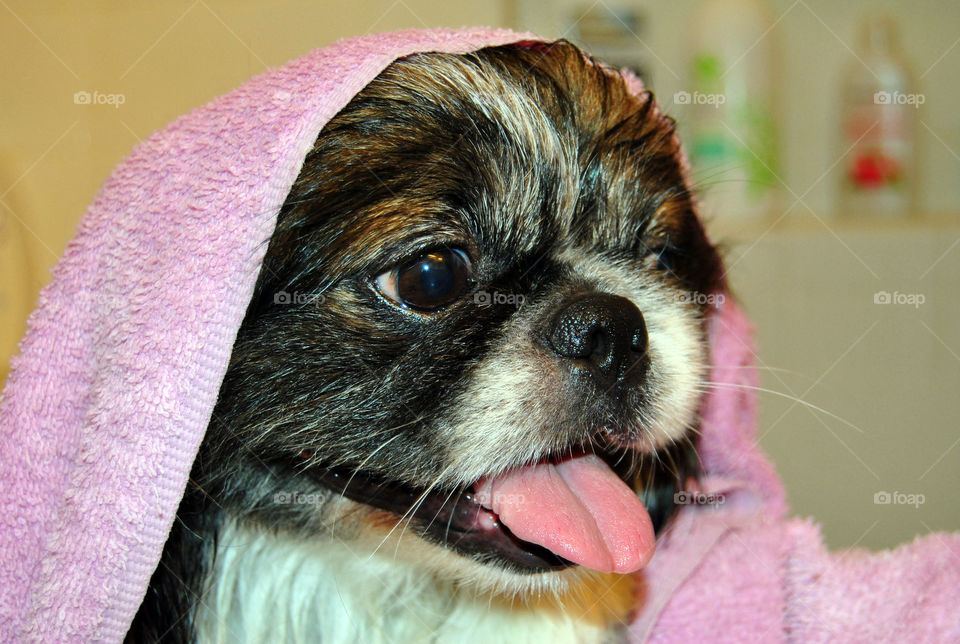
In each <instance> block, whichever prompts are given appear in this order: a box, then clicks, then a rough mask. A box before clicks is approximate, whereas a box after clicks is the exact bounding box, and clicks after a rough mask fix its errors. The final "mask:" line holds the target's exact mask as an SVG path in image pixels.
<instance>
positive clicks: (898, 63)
mask: <svg viewBox="0 0 960 644" xmlns="http://www.w3.org/2000/svg"><path fill="white" fill-rule="evenodd" d="M842 96H843V114H842V126H843V132H842V136H841V149H840V152H847V156H846V159H845V166H844V170H845V171H844V173H843V179H842V185H841V189H840V214H841V215H852V216H861V217H863V216H870V217H875V216H882V217H902V216H907V215H909V214H910V212H911V211H912V210H913V203H914V194H915V190H916V181H917V177H916V168H917V164H916V143H915V141H916V121H917V110H918V108H919V107H920V105H922V104H923V102H924V96H923V95H922V94H918V93H916V91H915V87H914V84H913V81H912V76H911V74H910V72H909V70H908V67H907V64H906V62H905V61H904V58H903V56H902V54H901V52H900V48H899V45H898V38H897V31H896V25H895V24H894V23H893V21H892V20H891V19H890V17H889V16H885V15H873V16H869V17H867V19H866V20H864V23H863V27H862V33H861V37H860V42H859V47H858V51H857V59H854V60H852V61H851V62H850V64H849V68H848V69H847V72H846V74H845V76H844V86H843V92H842Z"/></svg>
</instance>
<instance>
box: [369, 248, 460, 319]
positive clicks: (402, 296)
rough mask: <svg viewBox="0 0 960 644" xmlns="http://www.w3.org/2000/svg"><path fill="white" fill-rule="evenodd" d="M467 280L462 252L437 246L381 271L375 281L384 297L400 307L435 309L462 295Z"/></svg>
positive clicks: (423, 309)
mask: <svg viewBox="0 0 960 644" xmlns="http://www.w3.org/2000/svg"><path fill="white" fill-rule="evenodd" d="M470 281H471V265H470V259H469V258H468V257H467V255H466V253H464V252H463V251H460V250H447V249H440V250H435V251H430V252H428V253H425V254H423V255H421V256H419V257H417V258H416V259H414V260H413V261H412V262H408V263H406V264H403V265H401V266H399V267H397V268H394V269H392V270H389V271H387V272H385V273H381V274H380V275H378V276H377V278H376V280H375V283H376V285H377V289H378V290H379V291H380V292H381V293H382V294H383V296H384V297H386V298H387V299H389V300H392V301H393V302H396V303H397V304H399V305H400V306H402V307H404V308H410V309H414V310H417V311H435V310H437V309H440V308H442V307H444V306H446V305H447V304H450V303H451V302H453V301H454V300H456V299H457V298H458V297H460V296H461V295H463V293H464V291H466V290H467V286H468V285H469V284H470Z"/></svg>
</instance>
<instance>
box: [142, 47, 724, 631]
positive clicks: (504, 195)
mask: <svg viewBox="0 0 960 644" xmlns="http://www.w3.org/2000/svg"><path fill="white" fill-rule="evenodd" d="M435 248H459V249H463V250H464V251H465V252H466V253H467V254H469V255H470V257H471V260H472V263H473V267H474V274H473V281H472V283H471V284H472V286H471V289H472V291H476V290H485V291H489V292H492V291H497V292H502V293H514V294H517V293H519V294H523V296H524V298H525V299H524V303H523V305H522V306H520V307H512V306H489V307H482V306H478V305H477V303H476V301H475V299H474V298H473V297H471V295H470V293H467V294H466V295H465V296H464V297H462V298H460V299H458V300H457V301H455V302H453V303H452V304H451V305H449V306H447V307H445V308H444V309H443V310H442V311H439V312H436V313H431V314H419V313H410V312H408V311H403V310H401V309H399V308H398V307H395V306H392V305H391V304H390V303H389V302H387V301H385V299H384V298H383V297H382V296H381V295H380V294H378V293H377V292H376V289H375V288H373V287H372V286H371V280H372V278H373V277H374V276H376V275H378V274H380V273H382V272H383V271H387V270H389V269H391V267H394V266H396V265H398V264H400V263H402V262H404V261H405V260H407V259H408V258H411V257H414V256H416V255H417V254H418V253H420V252H422V251H424V250H425V249H435ZM569 258H589V261H591V262H595V263H598V264H605V263H609V265H611V266H616V267H617V271H619V272H618V275H620V274H629V273H630V271H635V273H636V275H637V276H638V283H637V284H638V285H637V287H636V288H638V289H643V288H646V287H645V286H644V285H647V284H656V285H657V288H659V289H662V291H663V293H675V294H679V295H682V294H684V293H704V294H706V293H712V292H715V291H717V290H718V289H720V288H721V287H722V284H721V281H722V278H721V273H720V263H719V259H718V257H717V254H716V252H715V251H714V249H713V248H712V246H711V245H710V244H709V242H708V241H707V239H706V237H705V235H704V232H703V230H702V228H701V226H700V223H699V222H698V220H697V217H696V215H695V213H694V206H693V203H692V198H691V194H690V191H689V187H688V185H687V183H686V180H685V178H684V175H683V170H682V167H681V161H680V152H679V148H678V143H677V140H676V137H675V135H674V127H673V122H672V120H670V119H669V118H667V117H665V116H663V115H662V114H661V113H660V112H659V110H658V108H657V107H656V106H655V104H654V102H653V98H652V96H651V95H650V94H648V93H646V94H642V95H640V96H633V95H631V94H630V93H629V91H628V89H627V88H626V86H625V84H624V82H623V80H622V78H621V77H620V76H619V75H618V74H616V73H614V72H613V71H611V70H609V69H606V68H604V67H602V66H600V65H598V64H597V63H595V62H593V61H592V60H590V59H589V58H587V57H585V56H584V55H583V54H582V53H581V52H580V51H579V50H578V49H576V48H575V47H573V46H572V45H570V44H568V43H565V42H558V43H553V44H527V45H524V46H503V47H492V48H487V49H483V50H480V51H478V52H475V53H472V54H467V55H448V54H422V55H415V56H410V57H408V58H405V59H402V60H399V61H396V62H394V63H393V64H391V65H390V66H389V67H388V68H387V69H386V70H385V71H384V72H383V73H381V74H380V75H379V76H378V77H377V79H376V80H374V81H373V82H372V83H371V84H370V85H368V86H367V87H366V88H365V89H364V90H363V91H362V92H360V93H359V94H358V95H357V96H356V97H354V99H353V100H352V101H351V102H350V103H349V104H348V105H347V106H346V107H345V108H344V109H343V110H342V111H341V112H340V113H339V114H337V115H336V117H335V118H333V119H332V120H331V121H330V122H329V123H328V124H327V125H326V126H325V127H324V128H323V131H322V132H321V133H320V135H319V137H318V139H317V142H316V145H315V147H314V149H313V150H312V151H311V152H310V154H309V155H308V156H307V158H306V161H305V163H304V166H303V169H302V171H301V173H300V176H299V178H298V179H297V181H296V183H295V184H294V186H293V188H292V189H291V191H290V194H289V196H288V198H287V200H286V203H285V204H284V206H283V208H282V209H281V212H280V214H279V217H278V222H277V227H276V231H275V233H274V234H273V236H272V238H271V239H270V240H269V246H268V250H267V254H266V258H265V260H264V263H263V268H262V271H261V274H260V276H259V279H258V282H257V285H256V290H255V293H254V296H253V299H252V300H251V302H250V305H249V308H248V310H247V314H246V318H245V320H244V322H243V325H242V327H241V328H240V331H239V334H238V336H237V339H236V343H235V345H234V350H233V355H232V359H231V362H230V367H229V370H228V372H227V375H226V377H225V379H224V382H223V385H222V388H221V391H220V397H219V401H218V403H217V406H216V409H215V410H214V413H213V418H212V420H211V423H210V426H209V429H208V432H207V436H206V438H205V440H204V442H203V444H202V446H201V449H200V453H199V455H198V456H197V459H196V462H195V465H194V467H193V471H192V474H191V478H190V482H189V485H188V488H187V490H186V493H185V495H184V498H183V501H182V503H181V506H180V510H179V513H178V517H177V521H176V523H175V525H174V528H173V531H172V533H171V535H170V537H169V540H168V542H167V544H166V547H165V549H164V552H163V557H162V560H161V563H160V565H159V566H158V568H157V571H156V573H155V574H154V576H153V579H152V581H151V584H150V588H149V590H148V593H147V596H146V598H145V600H144V603H143V605H142V607H141V609H140V611H139V613H138V615H137V617H136V619H135V621H134V624H133V627H132V628H131V630H130V633H129V636H128V639H130V640H131V641H156V640H163V641H169V642H186V641H191V640H192V639H193V637H194V622H195V617H196V608H197V605H198V602H200V601H201V598H202V596H203V593H204V589H205V584H206V583H207V581H206V580H207V578H208V575H209V573H210V570H211V566H212V563H213V558H214V556H215V552H216V543H217V539H218V531H219V529H220V527H221V526H222V525H223V523H224V522H225V521H227V520H230V521H236V522H240V523H244V524H251V525H257V526H261V527H262V528H263V529H265V530H268V531H272V532H276V533H288V534H294V535H296V536H297V537H298V538H301V539H305V540H310V539H318V538H321V537H322V536H323V535H326V534H329V533H330V531H331V530H333V531H335V532H336V533H337V535H339V537H340V538H351V537H352V536H353V535H355V534H356V533H358V532H360V531H363V530H366V529H370V528H371V526H373V525H375V524H378V522H379V523H383V522H384V521H387V522H389V521H393V522H396V521H399V520H400V516H399V515H398V514H397V513H390V512H385V511H384V510H383V508H382V507H381V508H379V509H377V508H365V507H364V506H363V504H362V503H360V502H358V504H357V506H356V508H354V510H352V511H350V512H346V513H344V512H343V511H342V509H341V508H340V506H337V508H334V507H333V506H334V502H335V500H336V499H338V498H340V494H341V492H343V491H344V490H342V489H338V487H337V485H333V486H331V484H330V473H331V472H334V473H337V474H338V475H342V476H347V477H350V476H351V475H352V474H353V472H354V471H355V470H356V469H357V468H358V467H361V466H362V475H361V478H362V479H363V480H365V481H366V483H367V485H374V486H376V485H378V484H379V483H381V482H384V481H389V482H392V483H396V484H399V485H402V486H405V487H407V488H409V489H411V490H414V491H420V490H422V489H427V488H435V489H437V490H442V491H444V493H445V494H446V493H452V491H455V490H457V489H463V488H464V487H465V486H467V485H469V483H470V478H471V477H472V476H474V475H475V474H476V472H475V471H474V470H473V469H471V468H470V467H468V466H466V465H464V468H463V469H462V471H460V472H457V471H455V469H454V470H451V469H449V468H448V467H447V466H448V465H449V464H450V463H451V462H452V461H453V460H455V459H453V457H452V452H451V450H452V449H454V447H452V446H455V444H456V440H455V439H454V438H450V435H451V433H452V432H454V431H455V430H454V429H451V428H452V427H454V425H455V424H456V423H455V422H454V420H453V419H455V418H459V417H458V414H459V413H462V412H461V410H462V408H463V398H462V394H463V392H465V391H468V390H470V384H471V382H472V379H474V378H475V377H478V374H481V373H484V372H483V365H484V362H485V360H487V358H488V355H490V354H491V352H493V351H497V350H500V348H502V346H503V343H504V342H507V341H508V340H505V338H506V339H509V338H511V337H513V336H512V335H511V334H512V333H514V331H515V329H516V328H518V327H517V325H518V324H521V322H523V320H522V319H521V318H522V317H523V316H527V318H526V320H527V322H528V323H529V324H527V326H522V325H521V326H522V328H528V327H529V328H530V329H536V328H539V327H537V324H536V320H537V319H539V318H538V316H541V317H542V316H543V315H546V314H547V313H546V312H549V311H550V310H552V309H554V308H556V306H558V305H560V303H562V302H563V301H564V300H565V298H568V297H571V296H572V295H573V294H576V293H580V292H584V291H590V290H591V289H595V290H601V289H600V287H599V286H598V284H599V282H598V281H597V278H596V275H595V274H592V273H581V272H579V271H578V270H577V266H578V264H577V263H576V261H573V260H570V261H568V259H569ZM281 293H288V294H291V297H293V294H297V297H299V298H300V299H299V300H298V302H299V303H293V304H283V303H278V297H277V294H281ZM687 312H688V313H689V315H692V316H697V317H699V318H700V319H701V320H702V319H703V317H704V316H705V313H706V311H705V310H703V307H699V308H696V310H691V309H689V308H688V310H687ZM651 333H653V331H651ZM700 333H701V337H700V340H701V342H702V341H703V335H702V325H701V327H700ZM557 377H558V378H559V377H560V376H557ZM654 377H656V373H655V372H651V375H650V378H654ZM558 382H559V381H558ZM549 383H550V381H547V384H544V385H543V387H547V386H549ZM645 386H646V384H641V385H640V386H639V387H638V388H637V392H636V399H635V400H634V401H633V404H632V405H626V406H621V407H618V408H616V409H615V408H613V407H612V406H611V405H608V404H606V403H605V402H604V401H603V400H602V394H601V395H599V396H598V395H596V393H591V394H590V395H589V396H587V395H586V394H579V393H577V394H574V393H570V391H569V390H568V389H563V390H562V391H559V390H558V392H557V393H556V396H555V404H554V406H553V408H552V409H549V410H541V411H540V412H538V413H541V414H543V415H544V417H543V418H542V419H541V421H542V422H541V423H540V425H538V427H541V426H542V430H537V429H534V431H532V433H531V432H528V434H529V435H530V442H529V444H527V445H520V446H516V447H515V448H511V449H507V450H505V453H504V454H503V455H502V459H501V460H499V461H497V462H491V464H490V467H491V468H492V471H499V470H502V469H503V468H507V467H510V466H511V465H519V464H521V463H522V462H523V459H524V456H523V454H526V457H525V458H527V459H532V458H539V457H543V456H544V455H548V454H551V453H554V452H558V451H563V450H564V449H570V446H572V445H580V446H582V445H587V446H590V447H591V448H592V446H594V445H596V446H598V448H599V445H600V443H601V442H602V443H604V449H609V450H611V451H612V452H614V453H620V457H623V456H624V454H626V452H627V450H626V447H625V446H626V445H627V444H628V443H630V441H632V440H634V439H636V438H637V436H634V435H633V434H632V432H636V431H637V429H635V428H634V425H635V424H636V423H635V422H634V421H636V420H637V418H636V417H637V416H639V417H640V419H641V420H642V418H643V417H644V413H645V409H646V407H644V405H649V404H650V402H649V401H648V400H647V399H646V398H644V396H648V395H652V394H650V392H649V391H645V390H644V387H645ZM651 386H652V385H651ZM542 393H544V391H543V390H542V389H541V390H538V391H537V392H536V395H538V396H539V395H540V394H542ZM629 393H630V395H633V392H629ZM531 395H532V394H531ZM588 399H589V400H591V401H594V402H589V403H588V402H587V401H588ZM597 400H599V402H596V401H597ZM624 409H627V410H628V411H624ZM637 410H639V411H637ZM635 411H636V412H637V413H635V414H634V412H635ZM651 413H652V412H651ZM630 414H633V415H632V416H631V415H630ZM478 422H479V421H478ZM685 422H686V423H687V424H688V425H690V426H691V428H690V430H688V431H687V432H686V433H685V434H684V435H683V437H682V438H680V439H676V437H674V440H671V441H669V442H668V444H665V445H661V446H659V447H658V451H657V453H656V454H652V453H648V454H642V455H639V456H638V455H637V454H629V455H628V461H630V462H631V465H637V459H638V458H639V465H638V468H635V469H634V471H633V472H632V474H631V476H633V478H634V480H635V483H636V485H637V488H638V493H639V494H641V495H642V498H643V499H644V500H645V503H646V504H647V506H648V508H649V510H650V512H651V515H652V518H653V520H654V524H655V527H656V528H657V530H661V529H662V528H663V527H664V525H665V524H666V522H667V520H668V519H669V517H670V516H671V515H672V514H673V512H674V509H675V508H674V505H673V495H674V492H675V491H676V490H677V489H679V488H680V487H681V486H682V485H683V484H684V483H685V481H686V479H687V478H688V477H689V476H693V475H695V473H696V451H695V443H696V441H695V424H696V418H695V417H694V418H691V419H687V420H686V421H685ZM640 426H641V430H640V431H642V422H641V423H640ZM598 428H604V434H603V437H601V436H599V435H598V433H597V430H598ZM610 436H613V437H614V438H613V439H610ZM618 460H619V459H618ZM471 467H472V464H471ZM357 480H358V481H359V480H360V479H357ZM371 482H372V483H371ZM347 492H349V486H348V490H347ZM279 493H284V494H286V493H299V494H315V495H317V496H316V498H317V499H319V501H318V502H317V503H312V504H309V505H303V504H289V503H278V502H276V500H277V497H276V495H277V494H279ZM348 496H349V495H348ZM331 515H336V517H337V521H336V526H334V527H331ZM390 517H393V518H392V519H390ZM424 524H425V520H423V519H422V518H419V517H418V518H414V520H412V521H411V522H410V523H409V525H408V526H406V529H408V530H410V531H412V532H414V533H422V534H423V536H424V538H425V539H426V540H427V541H430V542H433V543H437V542H440V541H442V539H440V538H439V537H438V536H437V535H436V534H435V533H431V532H429V531H427V530H426V527H425V525H424ZM441 547H443V548H446V549H453V550H457V548H456V545H455V544H446V545H442V544H441ZM457 551H458V552H459V553H460V554H458V555H457V556H462V557H465V558H467V559H473V560H474V561H475V562H478V563H477V565H482V566H495V567H496V566H499V567H501V568H504V569H511V564H510V562H508V561H499V560H497V559H496V558H495V557H493V558H491V557H488V556H483V555H482V554H478V553H477V552H475V551H470V550H469V549H466V550H457ZM513 572H517V573H518V574H523V572H524V571H522V570H513Z"/></svg>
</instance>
